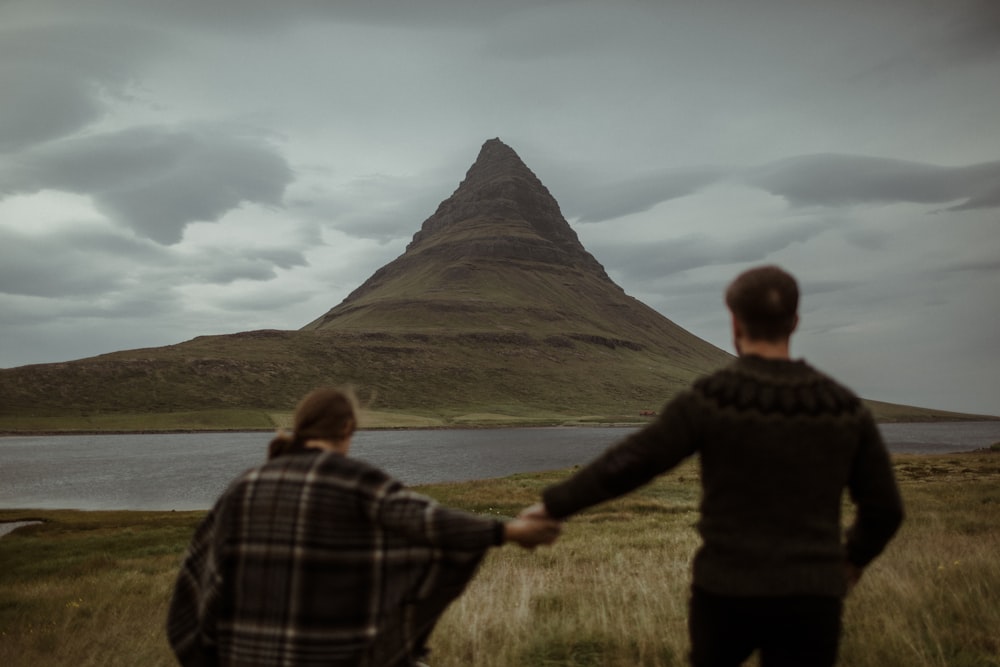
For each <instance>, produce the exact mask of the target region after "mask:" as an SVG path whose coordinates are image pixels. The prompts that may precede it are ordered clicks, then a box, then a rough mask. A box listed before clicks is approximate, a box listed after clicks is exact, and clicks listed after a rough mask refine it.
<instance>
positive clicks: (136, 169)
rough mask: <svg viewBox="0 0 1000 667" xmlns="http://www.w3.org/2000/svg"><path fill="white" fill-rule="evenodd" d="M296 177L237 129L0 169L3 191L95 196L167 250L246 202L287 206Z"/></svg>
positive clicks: (136, 140) (122, 137) (189, 131)
mask: <svg viewBox="0 0 1000 667" xmlns="http://www.w3.org/2000/svg"><path fill="white" fill-rule="evenodd" d="M292 179H293V174H292V170H291V168H290V167H289V165H288V163H287V162H286V161H285V159H284V157H283V156H282V155H280V154H279V153H278V152H277V150H276V149H275V147H274V146H272V145H271V144H270V142H269V141H268V140H267V138H266V137H263V136H260V135H258V134H254V133H250V132H242V131H240V130H239V129H238V128H229V127H205V126H192V125H189V126H181V127H176V128H169V127H153V126H147V127H138V128H131V129H127V130H123V131H120V132H111V133H105V134H97V135H92V136H87V137H82V138H77V139H71V140H66V141H60V142H56V143H54V144H49V145H46V146H43V147H41V148H39V149H37V150H35V151H33V152H29V153H26V154H23V155H22V156H21V157H20V158H19V159H18V160H17V161H14V162H13V166H11V167H9V168H8V169H7V170H5V171H0V193H4V194H8V195H9V194H14V193H34V192H38V191H40V190H43V189H56V190H64V191H69V192H74V193H77V194H83V195H90V196H91V197H92V198H93V200H94V204H95V206H96V207H97V208H99V209H100V210H101V211H102V212H104V213H106V214H107V215H109V216H110V217H111V218H112V219H114V220H115V221H116V222H118V223H119V224H122V225H124V226H126V227H129V228H131V229H132V230H133V231H135V232H136V233H137V234H139V235H141V236H144V237H146V238H150V239H153V240H155V241H157V242H158V243H162V244H173V243H177V242H178V241H180V240H181V236H182V234H183V231H184V227H185V226H186V225H187V224H188V223H191V222H196V221H213V220H217V219H218V218H220V217H221V216H222V215H223V214H224V213H226V212H227V211H229V210H231V209H233V208H236V207H237V206H239V205H240V204H241V203H243V202H253V203H258V204H263V205H271V206H281V204H282V196H283V194H284V190H285V187H286V186H287V185H288V184H289V183H290V182H291V181H292Z"/></svg>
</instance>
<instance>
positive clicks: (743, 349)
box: [738, 338, 791, 359]
mask: <svg viewBox="0 0 1000 667" xmlns="http://www.w3.org/2000/svg"><path fill="white" fill-rule="evenodd" d="M738 349H739V354H740V356H741V357H745V356H747V355H754V356H756V357H763V358H764V359H791V354H790V352H789V345H788V341H787V340H783V341H770V340H747V339H745V338H744V339H742V340H741V341H740V343H739V347H738Z"/></svg>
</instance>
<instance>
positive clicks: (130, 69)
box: [0, 21, 162, 153]
mask: <svg viewBox="0 0 1000 667" xmlns="http://www.w3.org/2000/svg"><path fill="white" fill-rule="evenodd" d="M161 46H162V40H161V39H160V38H159V36H157V35H156V33H154V32H151V31H149V30H147V29H143V28H138V27H136V26H125V25H122V24H120V23H108V24H104V25H100V24H94V23H89V22H87V21H73V22H70V21H56V22H50V23H49V24H47V25H45V26H43V27H38V26H36V25H34V24H26V25H16V26H14V27H8V28H7V29H5V30H0V63H3V66H2V67H0V89H2V90H3V94H4V100H5V102H6V103H5V105H4V112H3V114H0V153H2V152H13V151H16V150H21V149H24V148H26V147H29V146H33V145H35V144H38V143H42V142H45V141H50V140H52V139H57V138H59V137H65V136H69V135H71V134H73V133H74V132H76V131H78V130H81V129H83V128H84V127H86V126H88V125H90V124H92V123H94V122H96V121H98V120H100V119H101V118H102V117H103V115H104V113H105V109H106V106H107V101H108V99H110V98H114V97H123V96H126V91H127V89H128V88H129V86H130V85H131V83H132V81H133V79H134V76H135V73H136V72H137V71H138V70H139V69H140V68H141V67H142V65H143V64H144V63H145V62H146V61H147V60H148V59H149V57H150V56H152V55H153V54H154V53H156V52H157V51H158V50H159V49H160V48H161Z"/></svg>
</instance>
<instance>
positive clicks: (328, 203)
mask: <svg viewBox="0 0 1000 667" xmlns="http://www.w3.org/2000/svg"><path fill="white" fill-rule="evenodd" d="M455 173H460V172H459V171H456V172H455ZM456 182H457V180H456V179H455V176H454V175H452V174H449V175H447V176H445V175H443V173H442V171H434V172H433V173H431V174H424V175H418V176H407V177H405V178H404V177H396V176H388V175H384V174H375V175H370V176H367V177H364V178H358V179H355V180H354V181H352V182H350V183H348V184H347V185H346V186H344V188H343V191H341V192H322V193H317V194H315V195H314V196H312V197H300V198H298V199H297V200H295V201H294V202H293V203H292V204H291V205H292V206H293V207H294V208H295V209H297V210H298V211H299V212H300V213H301V214H302V215H303V216H305V217H307V218H309V219H311V220H315V221H318V222H319V223H320V224H323V225H325V226H328V227H332V228H335V229H337V230H338V231H341V232H343V233H345V234H347V235H349V236H353V237H354V238H359V239H371V240H373V241H378V242H379V243H383V244H384V243H388V242H389V241H393V240H395V239H400V238H409V237H411V236H412V235H413V234H414V233H416V232H417V230H419V229H420V225H421V223H422V222H423V221H424V220H425V219H426V218H427V217H428V216H430V215H431V214H432V213H433V212H434V211H435V210H436V209H437V206H438V204H440V203H441V201H443V200H444V199H446V198H447V197H448V196H449V195H450V194H451V192H452V190H453V189H454V187H455V183H456ZM356 201H362V202H364V206H363V207H358V206H357V205H356V204H352V203H349V202H356Z"/></svg>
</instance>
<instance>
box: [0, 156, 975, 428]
mask: <svg viewBox="0 0 1000 667" xmlns="http://www.w3.org/2000/svg"><path fill="white" fill-rule="evenodd" d="M729 359H731V356H730V355H729V354H728V353H726V352H724V351H723V350H720V349H719V348H716V347H715V346H713V345H711V344H709V343H707V342H706V341H704V340H702V339H700V338H698V337H696V336H694V335H692V334H691V333H689V332H687V331H685V330H684V329H682V328H681V327H679V326H677V325H676V324H674V323H673V322H672V321H670V320H669V319H667V318H665V317H663V316H662V315H660V314H659V313H657V312H656V311H654V310H653V309H651V308H649V307H648V306H646V305H645V304H643V303H641V302H639V301H637V300H636V299H634V298H632V297H630V296H628V295H627V294H625V292H624V291H623V290H622V289H621V288H620V287H619V286H618V285H616V284H615V283H614V282H613V281H612V280H611V279H610V278H609V277H608V275H607V273H606V272H605V271H604V268H603V267H602V266H601V265H600V264H599V263H598V262H597V260H596V259H594V257H593V256H592V255H591V254H590V253H589V252H587V251H586V249H585V248H584V247H583V245H582V244H581V243H580V241H579V239H578V238H577V236H576V233H575V232H574V231H573V229H572V228H571V227H570V226H569V224H568V223H567V222H566V220H565V218H563V216H562V214H561V212H560V210H559V205H558V204H557V203H556V201H555V199H554V198H553V197H552V196H551V195H550V194H549V192H548V190H547V189H546V188H545V186H544V185H542V183H541V182H540V181H539V180H538V178H537V177H536V176H535V175H534V174H533V173H532V172H531V171H530V170H529V169H528V168H527V167H526V166H525V165H524V163H523V162H522V161H521V159H520V158H519V157H518V156H517V154H516V153H515V152H514V151H513V150H511V149H510V148H509V147H508V146H506V145H504V144H503V143H502V142H500V141H499V140H498V139H492V140H490V141H487V142H486V143H485V144H484V145H483V147H482V150H481V151H480V154H479V157H478V158H477V160H476V162H475V164H473V165H472V167H471V168H470V169H469V171H468V173H467V174H466V177H465V179H464V180H463V181H462V183H461V184H460V185H459V187H458V189H457V190H456V191H455V192H454V193H453V194H452V195H451V197H449V198H448V199H446V200H445V201H443V202H442V203H441V204H440V205H439V207H438V209H437V211H436V212H435V213H434V214H433V215H432V216H431V217H429V218H428V219H427V220H426V221H424V223H423V225H422V226H421V229H420V231H418V232H417V233H416V234H415V235H414V237H413V240H412V242H411V243H410V244H409V246H408V247H407V249H406V252H404V253H403V254H402V255H401V256H400V257H398V258H397V259H395V260H394V261H392V262H390V263H389V264H387V265H385V266H384V267H382V268H380V269H379V270H378V271H376V272H375V273H374V274H373V275H372V276H371V278H369V279H368V280H367V281H366V282H365V283H363V284H362V285H361V286H360V287H358V289H356V290H355V291H354V292H353V293H351V294H350V295H349V296H348V297H347V298H346V299H344V301H343V302H342V303H340V304H339V305H337V306H336V307H334V308H332V309H331V310H330V311H329V312H327V313H326V314H324V315H323V316H321V317H319V318H318V319H316V320H315V321H313V322H311V323H310V324H308V325H306V326H305V327H303V328H302V329H301V330H298V331H271V330H266V331H250V332H246V333H238V334H233V335H226V336H201V337H198V338H195V339H193V340H190V341H187V342H184V343H181V344H178V345H171V346H166V347H159V348H148V349H138V350H128V351H122V352H115V353H112V354H105V355H101V356H97V357H92V358H89V359H82V360H78V361H72V362H65V363H57V364H40V365H32V366H23V367H19V368H13V369H6V370H0V431H3V430H7V431H23V430H32V431H38V430H63V429H77V430H78V429H93V430H108V429H112V430H146V429H148V430H158V429H205V428H271V427H273V426H274V425H281V423H282V422H283V421H285V420H287V413H288V412H289V411H290V410H291V409H292V408H293V406H294V405H295V403H296V401H297V400H298V399H299V398H300V397H301V396H302V395H303V394H304V393H306V392H307V391H308V390H309V389H311V388H313V387H315V386H318V385H323V384H337V385H339V384H345V383H349V384H353V385H355V386H356V387H357V388H358V390H359V394H360V395H361V397H362V399H363V400H365V401H366V402H367V403H369V407H370V409H371V410H372V418H371V419H370V425H373V426H379V425H385V426H395V425H450V424H475V423H487V424H497V423H589V422H623V421H624V422H627V421H641V419H642V418H641V417H640V413H642V412H648V411H655V410H657V409H658V408H659V407H660V406H661V405H662V404H663V402H664V401H665V400H666V399H668V398H669V397H670V396H672V395H673V394H674V393H675V392H677V391H678V390H679V389H681V388H682V387H684V386H686V385H688V384H689V383H690V382H691V380H693V379H694V378H695V377H697V376H699V375H702V374H704V373H706V372H708V371H711V370H713V369H715V368H717V367H719V366H720V365H722V364H724V363H726V362H727V361H728V360H729ZM873 407H874V409H875V411H876V414H878V415H880V416H882V417H883V418H886V419H895V420H900V421H902V420H907V421H909V420H916V419H936V418H948V417H958V415H953V414H951V413H942V412H939V411H933V410H924V409H919V408H908V407H905V406H892V405H889V404H881V403H876V404H873Z"/></svg>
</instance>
